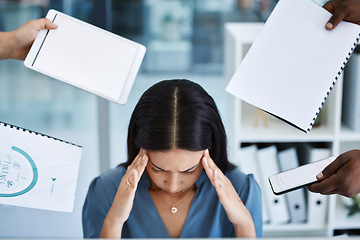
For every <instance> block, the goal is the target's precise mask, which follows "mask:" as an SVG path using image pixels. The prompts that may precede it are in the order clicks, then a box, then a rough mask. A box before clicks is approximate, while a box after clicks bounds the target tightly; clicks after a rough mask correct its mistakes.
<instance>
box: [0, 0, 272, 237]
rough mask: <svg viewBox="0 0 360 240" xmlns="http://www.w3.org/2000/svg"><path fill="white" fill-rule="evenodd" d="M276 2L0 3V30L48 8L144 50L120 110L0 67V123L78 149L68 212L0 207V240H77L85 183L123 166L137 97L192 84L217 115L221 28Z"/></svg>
mask: <svg viewBox="0 0 360 240" xmlns="http://www.w3.org/2000/svg"><path fill="white" fill-rule="evenodd" d="M276 1H277V0H113V1H109V0H22V1H21V0H8V1H4V0H0V31H12V30H15V29H17V28H18V27H20V26H21V25H22V24H23V23H25V22H26V21H28V20H31V19H37V18H41V17H45V16H46V13H47V11H48V10H49V9H51V8H53V9H56V10H59V11H62V12H64V13H66V14H69V15H71V16H74V17H76V18H79V19H81V20H84V21H86V22H89V23H91V24H94V25H97V26H100V27H102V28H105V29H107V30H109V31H111V32H114V33H116V34H118V35H121V36H124V37H126V38H129V39H131V40H134V41H136V42H139V43H141V44H144V45H145V46H146V47H147V53H146V55H145V58H144V61H143V64H142V66H141V69H140V72H139V75H138V77H137V79H136V81H135V84H134V87H133V90H132V92H131V96H130V98H129V101H128V103H127V104H126V105H125V106H120V105H116V104H114V103H110V102H108V101H106V100H103V99H99V98H98V97H96V96H94V95H92V94H90V93H87V92H85V91H82V90H80V89H77V88H75V87H72V86H70V85H67V84H65V83H63V82H60V81H57V80H54V79H51V78H48V77H46V76H44V75H41V74H39V73H37V72H34V71H32V70H29V69H27V68H26V67H25V66H24V65H23V62H22V61H16V60H5V61H1V62H0V121H2V122H7V123H11V124H14V125H17V126H21V127H24V128H28V129H32V130H34V131H38V132H42V133H45V134H47V135H52V136H55V137H57V138H61V139H65V140H67V141H70V142H74V143H76V144H79V145H82V146H83V156H82V161H81V166H80V173H79V179H78V186H77V193H76V202H75V208H74V212H73V213H58V212H51V211H43V210H36V209H28V208H21V207H13V206H7V205H0V216H1V219H2V220H3V221H2V222H1V224H0V237H1V238H21V237H30V238H36V237H47V238H50V237H51V238H54V237H56V238H78V237H82V226H81V211H82V204H83V201H84V199H85V196H86V193H87V188H88V186H89V183H90V181H91V180H92V179H93V178H94V177H95V176H97V175H99V174H101V173H102V172H104V171H106V170H107V169H109V168H111V167H114V166H116V165H117V164H119V163H121V162H124V161H126V136H127V124H128V121H129V119H130V115H131V112H132V109H133V108H134V106H135V104H136V102H137V100H138V99H139V97H140V96H141V94H142V92H144V90H145V89H147V88H148V87H149V86H151V85H152V84H154V83H155V82H158V81H160V80H163V79H173V78H187V79H190V80H193V81H195V82H199V83H200V84H201V85H202V86H203V87H204V88H205V89H206V90H207V91H208V92H209V93H210V94H211V95H212V96H213V97H214V98H215V101H216V102H217V104H218V106H219V108H220V111H221V112H223V111H224V108H223V104H224V103H223V102H224V101H223V99H224V95H225V91H224V89H225V82H224V76H223V68H224V66H223V62H224V53H223V49H224V46H223V42H224V39H223V36H224V34H223V30H224V23H226V22H264V21H265V20H266V19H267V17H268V16H269V14H270V12H271V10H272V9H273V7H274V5H275V4H276ZM89 57H91V52H89ZM223 115H225V114H223ZM228 131H229V130H228Z"/></svg>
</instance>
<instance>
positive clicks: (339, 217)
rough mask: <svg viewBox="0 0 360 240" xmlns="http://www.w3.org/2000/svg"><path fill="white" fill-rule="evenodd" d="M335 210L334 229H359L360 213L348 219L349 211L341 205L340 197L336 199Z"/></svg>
mask: <svg viewBox="0 0 360 240" xmlns="http://www.w3.org/2000/svg"><path fill="white" fill-rule="evenodd" d="M335 209H336V211H335V216H336V218H335V220H334V226H333V228H334V229H360V213H356V214H354V215H353V216H351V217H348V216H347V214H348V212H349V209H348V208H346V207H345V206H344V205H343V204H342V202H341V199H340V197H337V199H336V208H335Z"/></svg>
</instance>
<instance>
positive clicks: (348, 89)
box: [342, 47, 360, 132]
mask: <svg viewBox="0 0 360 240" xmlns="http://www.w3.org/2000/svg"><path fill="white" fill-rule="evenodd" d="M343 93H344V94H343V104H342V106H343V107H342V109H343V112H342V121H343V123H344V124H345V125H346V126H347V127H349V128H350V129H351V130H353V131H357V132H358V131H360V48H359V47H356V48H355V53H354V54H353V56H352V57H351V59H350V60H349V62H348V65H347V66H346V69H345V74H344V84H343Z"/></svg>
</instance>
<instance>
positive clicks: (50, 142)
mask: <svg viewBox="0 0 360 240" xmlns="http://www.w3.org/2000/svg"><path fill="white" fill-rule="evenodd" d="M81 151H82V147H81V146H78V145H76V144H73V143H69V142H66V141H63V140H60V139H57V138H53V137H50V136H47V135H44V134H41V133H37V132H34V131H31V130H27V129H24V128H20V127H17V126H13V125H10V124H7V123H3V122H0V204H8V205H14V206H21V207H29V208H37V209H45V210H53V211H61V212H72V211H73V208H74V200H75V191H76V183H77V178H78V172H79V166H80V159H81Z"/></svg>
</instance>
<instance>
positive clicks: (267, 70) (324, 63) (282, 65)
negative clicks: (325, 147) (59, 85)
mask: <svg viewBox="0 0 360 240" xmlns="http://www.w3.org/2000/svg"><path fill="white" fill-rule="evenodd" d="M330 17H331V14H330V13H329V12H327V11H326V10H325V9H323V8H322V7H320V6H318V5H316V4H315V3H313V2H312V1H310V0H281V1H279V2H278V4H277V6H276V7H275V9H274V11H273V12H272V14H271V15H270V17H269V19H268V21H267V22H266V23H265V25H264V28H263V29H262V31H261V32H260V34H259V36H258V37H257V39H256V40H255V41H254V43H253V45H252V46H251V48H250V50H249V51H248V53H247V54H246V56H245V58H244V59H243V61H242V62H241V64H240V66H239V67H238V69H237V71H236V73H235V75H234V76H233V78H232V79H231V81H230V83H229V85H228V86H227V88H226V90H227V91H228V92H230V93H231V94H233V95H235V96H236V97H238V98H240V99H242V100H244V101H246V102H248V103H250V104H252V105H254V106H256V107H258V108H261V109H263V110H265V111H267V112H269V113H272V114H274V115H276V116H278V117H280V118H282V119H283V120H286V121H287V122H290V123H291V124H293V125H295V126H296V127H298V128H300V129H302V130H303V131H305V132H308V131H310V129H311V126H312V123H313V122H314V120H315V118H316V116H317V113H318V112H319V111H320V110H319V108H320V109H321V107H322V103H323V102H324V101H325V100H326V98H327V94H328V92H330V89H332V86H333V84H335V81H336V79H337V76H338V72H339V71H340V72H341V71H342V70H341V67H342V66H343V65H344V64H345V63H344V62H345V61H347V60H346V57H348V56H349V52H350V51H352V50H351V48H352V47H353V46H354V42H356V41H357V38H358V37H359V32H360V26H358V25H355V24H351V23H346V22H341V23H340V24H339V25H338V27H337V28H336V29H334V30H332V31H328V30H326V29H325V24H326V22H327V21H328V20H329V18H330Z"/></svg>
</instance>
